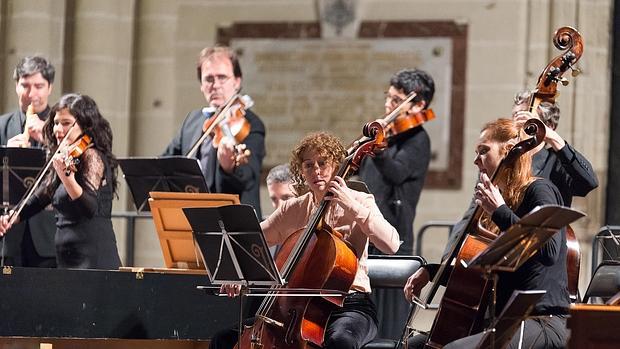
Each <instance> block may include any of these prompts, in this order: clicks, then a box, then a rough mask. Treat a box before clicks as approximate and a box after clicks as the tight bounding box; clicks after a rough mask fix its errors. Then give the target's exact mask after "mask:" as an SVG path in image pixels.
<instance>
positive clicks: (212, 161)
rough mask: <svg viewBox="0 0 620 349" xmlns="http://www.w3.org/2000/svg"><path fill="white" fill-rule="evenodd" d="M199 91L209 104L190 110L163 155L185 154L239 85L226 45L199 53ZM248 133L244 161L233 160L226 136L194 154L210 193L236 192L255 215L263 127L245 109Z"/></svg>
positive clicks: (235, 63) (236, 68)
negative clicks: (244, 162) (245, 160)
mask: <svg viewBox="0 0 620 349" xmlns="http://www.w3.org/2000/svg"><path fill="white" fill-rule="evenodd" d="M197 72H198V80H199V81H200V90H201V91H202V93H203V94H204V96H205V99H206V101H207V103H208V106H207V107H206V108H201V109H197V110H194V111H191V112H190V113H189V114H188V115H187V116H186V117H185V120H184V121H183V124H182V125H181V129H180V130H179V132H178V133H177V135H176V137H175V138H174V139H173V140H172V142H170V144H169V145H168V147H167V148H166V150H165V151H164V153H163V155H186V154H188V153H189V151H190V149H191V148H192V146H193V145H194V143H196V141H197V140H198V139H199V138H200V136H201V135H202V127H203V124H204V122H205V121H206V120H207V119H208V118H210V117H211V116H213V113H214V112H215V110H216V109H217V108H218V107H220V106H222V105H224V104H225V103H226V101H227V100H228V99H229V98H230V97H231V96H233V95H234V94H235V93H238V91H239V90H240V88H241V80H242V74H241V67H240V65H239V61H238V59H237V56H236V55H235V53H234V52H233V51H232V50H231V49H230V48H228V47H223V46H216V47H207V48H205V49H203V50H202V51H201V53H200V56H199V59H198V64H197ZM245 118H246V119H247V121H248V122H249V124H250V133H249V135H248V136H247V137H246V138H245V139H244V140H243V144H245V146H246V149H247V150H249V151H250V155H249V157H248V162H247V163H246V164H237V163H236V162H235V160H234V159H235V157H236V156H237V155H236V154H235V150H234V149H235V146H234V142H233V141H232V140H230V139H229V138H227V137H225V138H224V139H223V140H222V141H221V142H220V144H219V145H218V147H217V148H215V147H213V145H212V139H211V137H207V139H206V140H205V141H204V142H203V144H201V145H200V148H199V150H198V152H197V154H196V157H197V158H198V159H199V160H200V163H201V167H202V170H203V174H204V176H205V180H206V182H207V186H208V188H209V191H210V192H213V193H228V194H238V195H239V199H240V200H241V203H244V204H248V205H252V206H253V207H254V209H255V210H256V214H257V216H258V217H262V216H261V209H260V197H259V187H260V171H261V167H262V163H263V157H264V156H265V126H264V125H263V122H262V121H261V120H260V118H259V117H258V116H257V115H256V114H254V113H253V112H252V111H250V110H246V114H245Z"/></svg>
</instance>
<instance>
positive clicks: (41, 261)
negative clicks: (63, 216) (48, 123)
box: [0, 56, 56, 267]
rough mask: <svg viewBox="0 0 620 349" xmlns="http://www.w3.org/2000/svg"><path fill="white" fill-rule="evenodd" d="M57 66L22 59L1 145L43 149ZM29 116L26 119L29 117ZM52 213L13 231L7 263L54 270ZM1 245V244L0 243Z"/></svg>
mask: <svg viewBox="0 0 620 349" xmlns="http://www.w3.org/2000/svg"><path fill="white" fill-rule="evenodd" d="M55 72H56V71H55V69H54V66H53V65H52V64H51V63H49V62H48V61H47V60H46V59H45V58H44V57H41V56H28V57H24V58H22V59H21V60H20V61H19V62H18V63H17V66H16V67H15V70H14V72H13V80H15V92H16V93H17V101H18V105H19V108H18V109H17V110H15V111H13V112H10V113H7V114H4V115H2V116H0V145H2V146H8V147H36V148H40V147H42V146H43V145H42V143H43V132H42V129H43V124H44V123H45V120H46V119H47V117H48V115H49V111H50V107H49V105H48V99H49V96H50V94H51V93H52V87H53V83H54V75H55ZM27 113H28V114H30V116H28V117H27V115H26V114H27ZM55 234H56V225H55V218H54V214H53V212H52V211H51V210H50V211H47V210H45V211H42V212H41V213H39V214H37V215H36V216H34V217H32V218H30V219H29V220H28V221H26V222H22V223H20V224H18V225H16V226H14V227H13V228H11V230H10V232H9V234H8V236H7V237H5V238H4V242H3V243H4V245H5V246H4V259H5V260H4V262H5V264H8V265H16V266H28V267H55V266H56V250H55V245H54V236H55ZM0 244H1V243H0Z"/></svg>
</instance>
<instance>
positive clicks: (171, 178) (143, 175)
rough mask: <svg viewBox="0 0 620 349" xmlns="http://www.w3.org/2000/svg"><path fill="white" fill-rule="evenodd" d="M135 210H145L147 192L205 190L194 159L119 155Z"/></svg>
mask: <svg viewBox="0 0 620 349" xmlns="http://www.w3.org/2000/svg"><path fill="white" fill-rule="evenodd" d="M118 163H119V165H120V167H121V169H122V170H123V177H124V178H125V180H126V181H127V185H129V190H130V191H131V195H132V197H133V200H134V204H135V205H136V210H137V211H138V213H141V212H143V211H149V205H147V202H148V199H149V192H154V191H158V192H186V193H208V192H209V190H208V189H207V183H206V182H205V179H204V176H203V174H202V171H201V170H200V164H199V162H198V159H195V158H186V157H184V156H164V157H131V158H119V159H118Z"/></svg>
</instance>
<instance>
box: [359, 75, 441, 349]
mask: <svg viewBox="0 0 620 349" xmlns="http://www.w3.org/2000/svg"><path fill="white" fill-rule="evenodd" d="M412 92H415V93H416V94H417V95H416V97H415V98H414V99H413V101H412V102H410V103H408V105H407V106H406V107H405V108H404V109H403V112H402V114H401V115H400V116H399V117H398V118H413V117H416V116H417V115H418V114H423V113H425V112H427V111H428V110H429V109H428V108H429V105H430V103H431V100H432V99H433V95H434V93H435V83H434V82H433V79H432V78H431V76H430V75H428V74H427V73H426V72H424V71H422V70H418V69H405V70H401V71H399V72H398V73H396V74H394V76H392V78H391V79H390V87H389V89H388V91H387V92H386V96H385V105H384V106H385V113H386V114H388V113H390V112H392V110H394V109H395V108H396V107H397V106H398V105H399V104H401V102H402V101H404V100H405V99H406V98H407V96H408V95H409V94H410V93H412ZM397 120H398V119H397ZM386 126H387V128H388V130H389V129H393V131H392V132H391V134H392V135H391V136H390V137H389V138H388V148H387V149H385V150H384V151H382V152H381V153H379V154H377V155H376V156H375V157H374V158H371V157H366V158H365V159H364V160H363V162H362V166H361V168H360V170H359V175H360V178H361V179H362V181H364V182H365V183H366V184H367V185H368V188H369V190H370V192H371V193H372V194H373V195H374V196H375V199H376V200H377V205H378V206H379V209H380V210H381V213H382V214H383V216H384V217H385V219H387V220H388V222H390V223H391V224H392V225H393V226H394V227H396V230H397V231H398V234H399V236H400V240H401V241H402V244H401V245H400V248H399V249H398V252H397V254H402V255H413V221H414V219H415V213H416V207H417V205H418V201H419V199H420V194H421V192H422V187H423V186H424V180H425V178H426V173H427V171H428V165H429V162H430V158H431V141H430V138H429V136H428V133H426V130H425V129H424V126H422V125H419V126H416V127H413V128H410V129H405V130H398V131H400V133H397V132H396V130H395V129H394V128H393V127H391V125H386ZM370 253H371V254H377V253H378V254H380V253H381V252H380V251H378V250H377V249H376V248H374V247H372V246H371V248H370ZM373 299H374V300H375V302H376V303H377V304H378V305H380V306H379V307H378V308H379V313H378V317H379V325H380V330H379V333H380V337H382V338H394V339H396V338H398V337H399V336H400V334H401V333H400V332H401V328H402V324H403V323H404V322H405V320H406V318H407V314H405V313H402V312H398V311H391V310H390V309H392V310H393V309H402V308H406V307H407V302H406V300H405V299H403V297H402V294H401V293H400V291H398V290H378V291H377V292H375V293H373Z"/></svg>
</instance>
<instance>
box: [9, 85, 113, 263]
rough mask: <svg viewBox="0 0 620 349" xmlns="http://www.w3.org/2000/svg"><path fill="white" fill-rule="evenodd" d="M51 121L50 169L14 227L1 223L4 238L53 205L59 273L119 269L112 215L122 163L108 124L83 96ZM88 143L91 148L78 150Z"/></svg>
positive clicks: (57, 110) (60, 106)
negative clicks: (10, 230)
mask: <svg viewBox="0 0 620 349" xmlns="http://www.w3.org/2000/svg"><path fill="white" fill-rule="evenodd" d="M50 115H51V117H50V118H48V119H47V121H46V123H45V125H44V127H43V133H44V137H45V142H46V145H47V147H48V148H49V149H50V150H51V154H53V155H52V168H51V169H50V171H49V172H48V174H47V175H46V178H45V179H44V180H43V183H42V185H41V186H40V187H39V188H37V189H36V191H35V194H34V195H33V196H32V197H30V199H29V200H28V202H27V203H26V205H25V206H24V209H23V210H22V211H21V212H20V214H19V216H15V217H13V221H12V222H9V216H3V217H2V220H1V222H0V223H1V224H0V235H3V234H4V233H5V232H6V231H7V230H8V229H9V228H10V226H11V225H12V224H15V223H16V222H18V221H19V220H24V219H28V217H30V216H32V215H34V214H35V213H37V212H39V211H41V210H42V209H44V208H45V207H46V206H47V205H48V204H50V203H51V204H52V205H53V206H54V208H55V209H56V211H57V212H56V227H57V230H56V238H55V243H56V260H57V263H58V267H60V268H81V269H117V268H118V267H120V265H121V262H120V258H119V256H118V249H117V247H116V237H115V235H114V230H113V227H112V221H111V217H110V214H111V211H112V198H113V196H114V193H115V190H116V184H117V181H116V173H117V168H118V163H117V161H116V157H115V156H114V154H112V129H111V127H110V123H109V122H108V121H107V120H106V119H104V118H103V116H102V115H101V113H100V112H99V109H98V108H97V104H96V103H95V101H94V100H93V99H92V98H90V97H88V96H83V95H79V94H67V95H64V96H62V97H61V98H60V101H59V102H58V103H56V105H54V106H53V107H52V110H51V112H50ZM65 136H66V137H65ZM88 138H90V143H89V144H87V145H85V146H83V147H77V148H76V145H77V144H79V143H80V141H81V142H82V144H85V143H88V140H89V139H88ZM63 139H64V141H63ZM80 150H82V151H80ZM79 153H81V154H79ZM71 159H73V160H72V161H71Z"/></svg>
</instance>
